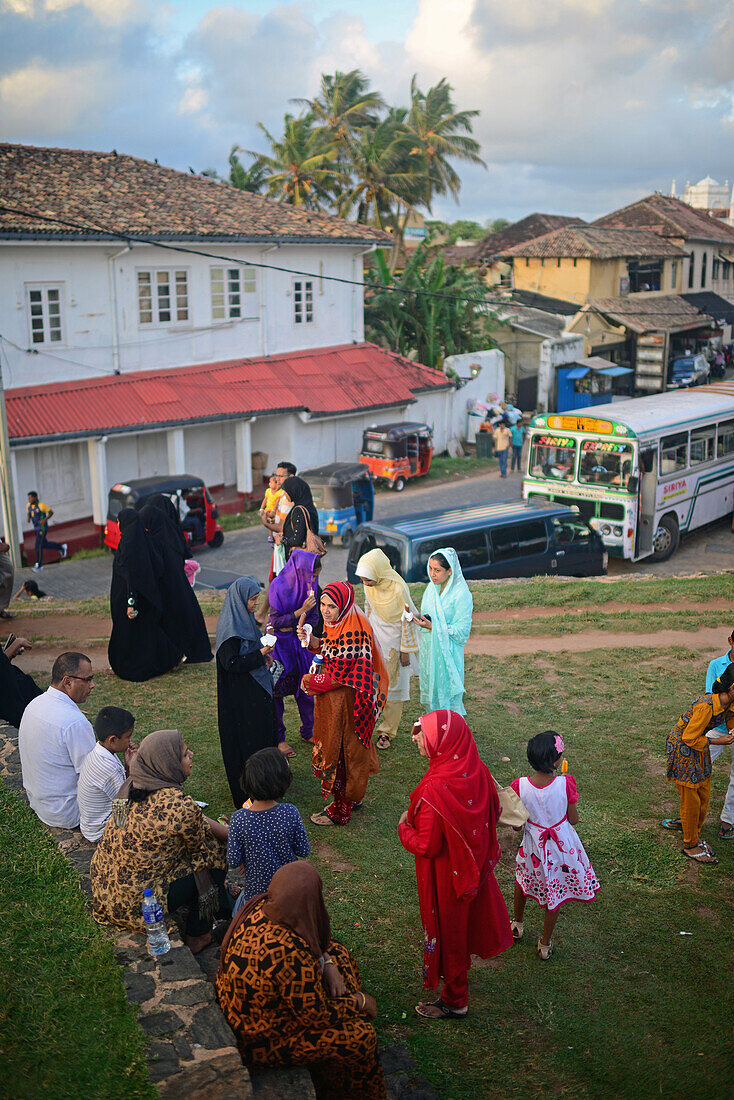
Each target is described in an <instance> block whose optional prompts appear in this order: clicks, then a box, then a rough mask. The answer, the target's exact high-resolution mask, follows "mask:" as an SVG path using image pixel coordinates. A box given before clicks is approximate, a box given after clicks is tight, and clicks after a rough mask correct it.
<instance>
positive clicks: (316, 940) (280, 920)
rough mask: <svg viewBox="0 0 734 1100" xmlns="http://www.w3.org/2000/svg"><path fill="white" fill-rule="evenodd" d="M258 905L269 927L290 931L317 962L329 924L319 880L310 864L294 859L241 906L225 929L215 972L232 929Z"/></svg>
mask: <svg viewBox="0 0 734 1100" xmlns="http://www.w3.org/2000/svg"><path fill="white" fill-rule="evenodd" d="M260 905H262V911H263V915H264V916H265V917H267V918H268V920H270V921H272V922H273V924H280V925H282V926H283V927H284V928H290V929H291V931H292V932H295V933H296V935H297V936H300V938H301V939H302V940H303V941H304V942H305V943H306V944H307V945H308V949H309V951H310V952H311V954H312V955H313V957H314V958H315V959H320V958H321V956H322V955H323V954H324V952H325V951H327V950H328V947H329V944H330V942H331V921H330V920H329V914H328V912H327V910H326V906H325V905H324V892H323V885H322V883H321V877H320V875H319V873H318V871H317V870H316V868H315V867H314V865H313V864H312V863H308V862H307V861H306V860H297V861H296V862H295V863H286V864H284V865H283V866H282V867H280V868H279V869H278V870H277V871H276V872H275V874H274V875H273V877H272V878H271V880H270V886H268V889H267V891H266V892H265V893H264V894H256V895H255V897H254V898H250V900H249V901H248V902H247V903H246V904H245V905H243V907H242V909H240V910H239V912H238V913H237V915H236V916H235V918H234V920H233V921H232V923H231V924H230V926H229V928H228V929H227V935H226V936H225V938H224V940H223V941H222V946H221V949H220V952H219V972H220V974H221V973H222V971H223V970H224V968H225V955H226V953H227V945H228V944H229V941H230V939H231V938H232V934H233V932H234V931H235V929H236V928H238V927H239V925H240V924H241V923H242V921H243V920H245V919H246V918H247V917H248V916H249V915H250V913H252V912H253V910H255V909H257V908H258V906H260Z"/></svg>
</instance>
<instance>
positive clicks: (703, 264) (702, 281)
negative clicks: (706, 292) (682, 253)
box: [701, 252, 707, 290]
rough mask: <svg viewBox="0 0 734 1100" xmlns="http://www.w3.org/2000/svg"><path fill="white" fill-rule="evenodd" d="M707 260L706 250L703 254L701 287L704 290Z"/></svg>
mask: <svg viewBox="0 0 734 1100" xmlns="http://www.w3.org/2000/svg"><path fill="white" fill-rule="evenodd" d="M706 260H707V256H706V253H705V252H704V254H703V256H702V257H701V289H702V290H703V288H704V287H705V286H706Z"/></svg>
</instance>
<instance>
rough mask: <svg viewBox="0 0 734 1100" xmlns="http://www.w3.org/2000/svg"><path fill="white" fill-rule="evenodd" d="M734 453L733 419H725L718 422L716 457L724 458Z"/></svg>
mask: <svg viewBox="0 0 734 1100" xmlns="http://www.w3.org/2000/svg"><path fill="white" fill-rule="evenodd" d="M732 454H734V420H725V421H724V422H723V423H722V424H719V427H718V429H717V433H716V457H717V458H724V457H725V456H726V455H732Z"/></svg>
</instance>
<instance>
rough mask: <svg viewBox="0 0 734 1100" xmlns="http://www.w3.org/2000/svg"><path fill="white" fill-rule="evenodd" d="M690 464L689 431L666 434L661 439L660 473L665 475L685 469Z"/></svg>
mask: <svg viewBox="0 0 734 1100" xmlns="http://www.w3.org/2000/svg"><path fill="white" fill-rule="evenodd" d="M687 465H688V432H676V433H675V435H664V436H663V438H662V439H661V440H660V473H661V474H663V475H664V476H666V477H667V476H668V475H669V474H675V473H677V472H678V470H685V468H686V466H687Z"/></svg>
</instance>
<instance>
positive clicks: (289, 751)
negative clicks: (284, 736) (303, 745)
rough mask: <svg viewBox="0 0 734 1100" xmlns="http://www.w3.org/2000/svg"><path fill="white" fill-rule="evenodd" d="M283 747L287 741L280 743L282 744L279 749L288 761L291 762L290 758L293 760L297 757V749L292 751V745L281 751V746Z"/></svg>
mask: <svg viewBox="0 0 734 1100" xmlns="http://www.w3.org/2000/svg"><path fill="white" fill-rule="evenodd" d="M281 745H285V741H281V742H280V744H279V745H278V748H279V749H280V751H281V752H282V753H283V756H284V757H285V758H286V760H290V758H291V757H292V756H295V755H296V750H295V749H292V748H291V747H290V745H287V746H286V748H284V749H281V748H280V746H281Z"/></svg>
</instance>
